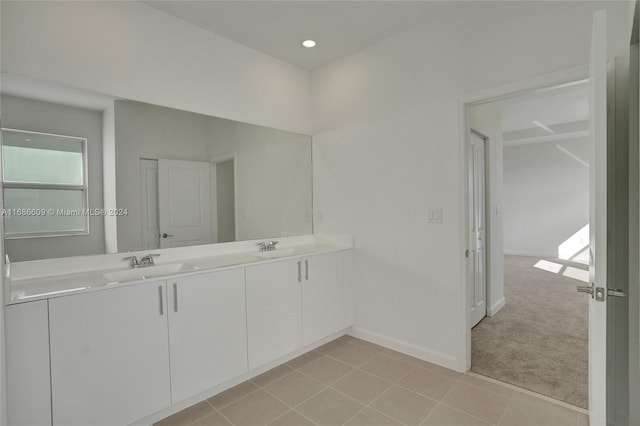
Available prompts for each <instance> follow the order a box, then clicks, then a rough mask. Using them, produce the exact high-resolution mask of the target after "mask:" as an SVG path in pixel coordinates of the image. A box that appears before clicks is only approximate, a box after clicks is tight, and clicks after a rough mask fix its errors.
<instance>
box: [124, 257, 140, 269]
mask: <svg viewBox="0 0 640 426" xmlns="http://www.w3.org/2000/svg"><path fill="white" fill-rule="evenodd" d="M122 260H130V261H131V263H130V264H129V265H130V266H131V267H132V268H137V267H138V266H140V262H138V256H129V257H125V258H124V259H122Z"/></svg>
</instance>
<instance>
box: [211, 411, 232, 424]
mask: <svg viewBox="0 0 640 426" xmlns="http://www.w3.org/2000/svg"><path fill="white" fill-rule="evenodd" d="M213 409H214V410H216V411H217V412H218V414H220V416H222V418H223V419H225V420H226V421H228V422H229V424H230V425H232V426H234V425H235V423H233V422H232V421H231V419H230V418H229V417H227V416H225V415H224V414H222V412H221V411H220V410H218V409H216V408H215V407H213Z"/></svg>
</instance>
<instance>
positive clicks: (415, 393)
mask: <svg viewBox="0 0 640 426" xmlns="http://www.w3.org/2000/svg"><path fill="white" fill-rule="evenodd" d="M403 377H404V376H403ZM387 383H390V386H389V387H388V388H387V389H385V390H384V391H382V392H380V394H379V395H378V396H376V397H375V398H373V399H372V400H371V401H369V403H368V404H366V405H365V407H364V408H369V409H371V410H373V411H376V412H377V413H379V414H382V415H383V416H385V417H388V418H390V419H392V420H393V421H396V422H398V423H401V424H403V425H405V426H407V425H406V423H404V422H403V421H402V420H400V419H396V418H393V417H391V416H389V415H387V414H385V413H383V412H382V411H380V410H378V409H377V408H375V407H374V406H373V405H372V404H373V403H374V402H376V401H377V400H378V399H379V398H380V397H382V395H384V394H385V393H387V392H389V390H390V389H392V388H393V387H394V386H396V387H398V388H400V389H403V390H405V391H408V392H410V393H412V394H414V395H417V396H419V397H421V398H424V399H428V400H430V401H433V402H435V403H436V405H437V404H438V401H437V400H435V399H433V398H430V397H428V396H424V395H421V394H419V393H417V392H415V391H413V390H411V389H408V388H405V387H404V386H400V385H398V384H397V383H393V382H389V381H387ZM332 389H333V388H332ZM336 391H337V392H340V391H338V390H337V389H336ZM340 393H342V392H340ZM345 396H348V395H345ZM434 409H435V407H434ZM427 417H428V415H427ZM425 419H426V417H425ZM423 421H424V419H423Z"/></svg>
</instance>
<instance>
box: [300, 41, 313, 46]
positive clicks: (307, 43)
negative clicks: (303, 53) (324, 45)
mask: <svg viewBox="0 0 640 426" xmlns="http://www.w3.org/2000/svg"><path fill="white" fill-rule="evenodd" d="M302 45H303V46H304V47H315V45H316V42H315V41H313V40H305V41H303V42H302Z"/></svg>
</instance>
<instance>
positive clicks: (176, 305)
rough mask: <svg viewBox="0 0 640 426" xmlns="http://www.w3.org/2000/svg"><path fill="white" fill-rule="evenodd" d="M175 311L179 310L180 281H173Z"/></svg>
mask: <svg viewBox="0 0 640 426" xmlns="http://www.w3.org/2000/svg"><path fill="white" fill-rule="evenodd" d="M173 312H178V283H173Z"/></svg>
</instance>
